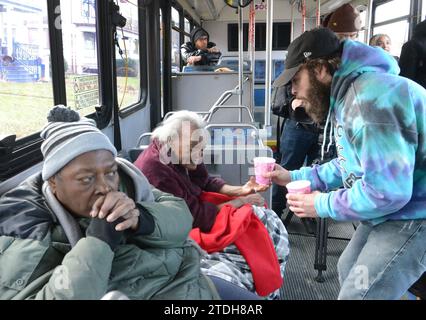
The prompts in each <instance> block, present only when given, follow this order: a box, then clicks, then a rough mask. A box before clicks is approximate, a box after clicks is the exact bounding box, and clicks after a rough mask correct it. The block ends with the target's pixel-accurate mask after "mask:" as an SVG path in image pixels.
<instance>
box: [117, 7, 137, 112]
mask: <svg viewBox="0 0 426 320" xmlns="http://www.w3.org/2000/svg"><path fill="white" fill-rule="evenodd" d="M120 14H121V15H122V16H123V17H125V18H126V19H127V23H126V26H125V27H124V28H123V29H122V30H121V29H118V30H117V38H118V43H119V46H120V49H121V50H122V54H121V55H120V52H119V49H118V48H117V50H116V64H117V93H118V105H119V107H120V109H124V108H126V107H128V106H130V105H133V104H136V103H138V102H139V101H140V100H141V94H140V93H141V92H140V88H141V80H140V79H141V78H140V40H139V10H138V7H137V6H136V5H135V4H134V3H130V2H127V1H122V2H120Z"/></svg>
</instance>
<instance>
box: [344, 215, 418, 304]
mask: <svg viewBox="0 0 426 320" xmlns="http://www.w3.org/2000/svg"><path fill="white" fill-rule="evenodd" d="M337 269H338V271H339V282H340V286H341V288H340V293H339V299H342V300H346V299H353V300H358V299H386V300H388V299H400V298H401V297H402V296H403V295H404V293H406V292H407V290H408V289H409V288H410V287H411V285H412V284H414V283H415V282H416V281H417V280H418V279H419V278H420V277H421V276H422V274H423V272H425V271H426V220H397V221H391V220H388V221H386V222H383V223H381V224H379V225H376V226H372V225H371V224H369V223H368V222H361V223H360V225H359V226H358V228H357V230H356V231H355V233H354V235H353V236H352V239H351V241H350V242H349V244H348V246H347V247H346V249H345V250H344V251H343V253H342V255H341V257H340V259H339V262H338V264H337Z"/></svg>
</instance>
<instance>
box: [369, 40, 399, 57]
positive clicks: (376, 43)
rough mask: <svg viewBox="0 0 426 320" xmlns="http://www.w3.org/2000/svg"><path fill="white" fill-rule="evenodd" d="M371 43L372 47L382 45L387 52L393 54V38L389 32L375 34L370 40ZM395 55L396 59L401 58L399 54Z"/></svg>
mask: <svg viewBox="0 0 426 320" xmlns="http://www.w3.org/2000/svg"><path fill="white" fill-rule="evenodd" d="M369 45H370V46H372V47H380V48H382V49H383V50H385V51H386V52H388V53H389V54H391V53H390V52H391V48H392V40H391V38H390V37H389V36H388V35H387V34H384V33H380V34H375V35H374V36H372V37H371V39H370V41H369ZM393 57H394V58H395V59H396V61H398V60H399V58H398V57H397V56H393Z"/></svg>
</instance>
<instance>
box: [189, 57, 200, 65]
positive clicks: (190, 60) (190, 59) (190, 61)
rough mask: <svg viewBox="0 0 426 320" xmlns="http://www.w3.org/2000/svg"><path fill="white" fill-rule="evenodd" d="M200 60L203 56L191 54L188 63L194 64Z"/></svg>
mask: <svg viewBox="0 0 426 320" xmlns="http://www.w3.org/2000/svg"><path fill="white" fill-rule="evenodd" d="M198 61H201V56H191V57H189V58H188V59H187V64H190V65H193V64H194V63H196V62H198Z"/></svg>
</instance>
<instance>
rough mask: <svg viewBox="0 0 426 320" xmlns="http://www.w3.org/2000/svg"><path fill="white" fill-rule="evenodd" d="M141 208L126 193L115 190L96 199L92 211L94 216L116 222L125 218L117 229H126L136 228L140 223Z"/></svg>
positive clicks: (91, 214) (91, 213)
mask: <svg viewBox="0 0 426 320" xmlns="http://www.w3.org/2000/svg"><path fill="white" fill-rule="evenodd" d="M139 215H140V212H139V209H137V208H136V205H135V202H134V201H133V200H132V199H130V198H129V197H128V196H127V195H126V194H125V193H123V192H118V191H113V192H109V193H107V194H106V195H105V196H103V197H100V198H99V199H97V200H96V201H95V203H94V204H93V207H92V211H91V212H90V216H91V217H92V218H95V217H98V218H99V219H105V218H106V221H108V222H110V223H111V222H114V221H115V220H117V219H118V218H120V217H121V218H122V219H124V221H123V222H121V223H120V224H118V225H117V226H116V227H115V230H117V231H124V230H126V229H129V228H131V229H132V230H136V229H137V228H138V225H139Z"/></svg>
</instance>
